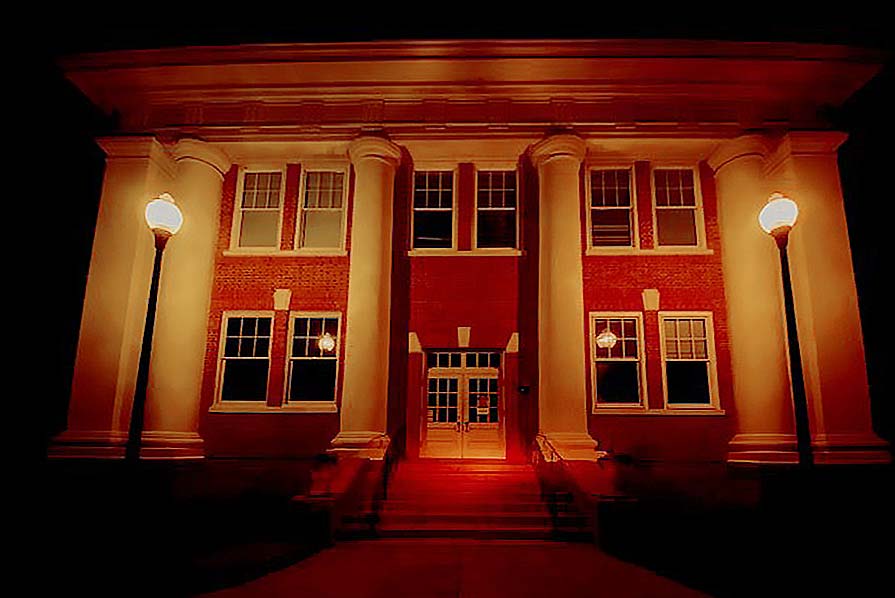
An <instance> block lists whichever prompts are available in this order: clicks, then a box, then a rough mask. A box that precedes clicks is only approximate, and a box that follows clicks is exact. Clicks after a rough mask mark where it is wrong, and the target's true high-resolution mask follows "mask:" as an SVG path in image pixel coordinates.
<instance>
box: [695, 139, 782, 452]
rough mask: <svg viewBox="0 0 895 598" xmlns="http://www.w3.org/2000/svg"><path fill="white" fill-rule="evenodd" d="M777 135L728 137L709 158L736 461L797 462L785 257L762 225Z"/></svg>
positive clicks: (731, 447) (732, 444) (730, 449)
mask: <svg viewBox="0 0 895 598" xmlns="http://www.w3.org/2000/svg"><path fill="white" fill-rule="evenodd" d="M769 147H770V142H769V141H768V140H766V139H765V138H763V137H760V136H755V135H749V136H744V137H739V138H737V139H734V140H731V141H728V142H726V143H725V144H723V145H722V146H721V147H719V148H718V150H717V151H716V152H715V153H714V154H713V155H712V156H711V157H710V158H709V165H710V166H711V167H712V169H713V170H714V171H715V182H716V185H717V192H718V221H719V227H720V230H721V266H722V270H723V275H724V291H725V296H726V300H727V329H728V335H729V338H730V359H731V367H732V370H733V371H732V375H733V395H734V404H735V406H736V421H737V429H736V434H735V435H734V437H733V439H732V440H731V442H730V447H729V453H728V460H729V461H732V462H750V463H755V462H796V461H797V460H798V455H797V453H796V437H795V423H794V417H793V403H792V391H791V389H790V385H789V372H788V357H787V348H786V347H787V344H786V328H785V320H784V314H783V295H782V293H783V290H782V286H781V285H782V283H781V278H780V265H779V264H780V259H779V256H778V253H777V246H776V245H775V244H774V241H773V240H772V239H771V238H770V237H769V236H768V235H767V234H766V233H765V232H764V231H763V230H762V229H761V227H759V225H758V213H759V212H760V211H761V208H762V207H763V206H764V204H765V203H766V202H767V199H768V197H769V195H770V193H771V188H770V187H769V186H768V184H767V183H766V181H765V175H764V168H765V159H766V156H767V155H768V153H769Z"/></svg>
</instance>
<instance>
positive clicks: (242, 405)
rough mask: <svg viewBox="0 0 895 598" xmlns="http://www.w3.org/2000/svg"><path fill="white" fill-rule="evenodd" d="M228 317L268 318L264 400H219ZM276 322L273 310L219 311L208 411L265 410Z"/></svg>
mask: <svg viewBox="0 0 895 598" xmlns="http://www.w3.org/2000/svg"><path fill="white" fill-rule="evenodd" d="M230 318H270V340H269V342H268V347H267V379H266V381H265V384H264V401H263V403H262V401H223V400H221V393H222V392H223V389H224V384H223V382H224V365H225V364H224V361H225V360H224V349H225V347H226V344H227V321H228V320H229V319H230ZM275 324H276V315H275V312H274V311H273V310H228V311H224V312H222V313H221V328H220V331H219V333H218V355H217V364H216V366H215V369H216V371H215V380H214V400H213V401H212V403H211V407H210V408H209V411H210V412H225V411H226V412H230V411H234V412H241V413H245V412H246V410H249V411H252V412H255V411H266V410H267V409H268V407H267V401H268V400H269V399H270V397H269V396H268V394H267V391H268V389H269V388H270V372H271V367H272V365H273V362H272V360H271V354H272V353H273V343H274V334H275V332H276V331H275V330H274V328H275V327H276V326H275ZM271 409H275V407H271Z"/></svg>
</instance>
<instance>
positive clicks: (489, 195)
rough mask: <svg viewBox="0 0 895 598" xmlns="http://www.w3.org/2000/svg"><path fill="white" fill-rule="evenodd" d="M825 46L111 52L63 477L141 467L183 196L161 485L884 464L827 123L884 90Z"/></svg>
mask: <svg viewBox="0 0 895 598" xmlns="http://www.w3.org/2000/svg"><path fill="white" fill-rule="evenodd" d="M880 60H881V58H880V57H879V56H877V55H875V54H874V53H872V52H868V51H864V50H856V49H852V48H843V47H835V46H814V45H803V44H742V43H714V42H713V43H702V42H700V43H696V42H674V43H671V42H579V41H576V42H558V41H557V42H545V41H537V42H500V41H491V42H479V41H465V42H387V43H386V42H382V43H364V44H337V45H326V44H323V45H279V46H242V47H228V48H187V49H178V50H156V51H135V52H116V53H107V54H96V55H84V56H78V57H74V58H71V59H70V60H68V61H67V62H66V63H65V64H64V65H63V66H64V68H65V70H66V72H67V75H68V77H69V78H70V79H71V80H72V81H73V82H74V83H75V84H76V85H77V86H78V87H79V88H80V89H81V90H82V91H83V92H84V93H85V94H86V95H87V96H88V97H89V98H90V99H91V100H92V101H93V102H95V103H96V104H97V105H99V106H100V107H101V108H103V109H105V110H106V111H108V112H117V114H118V115H119V127H118V130H117V131H116V132H115V134H114V135H109V136H106V137H102V138H100V139H98V143H99V144H100V145H101V147H102V148H103V150H104V151H105V153H106V156H107V164H106V173H105V179H104V184H103V191H102V198H101V202H100V210H99V215H98V219H97V226H96V236H95V240H94V248H93V254H92V260H91V266H90V274H89V278H88V283H87V291H86V299H85V305H84V314H83V319H82V323H81V334H80V342H79V347H78V353H77V359H76V365H75V378H74V381H73V387H72V398H71V405H70V409H69V424H68V429H67V430H66V431H65V432H64V433H63V434H62V435H60V436H59V437H58V438H57V439H56V442H55V443H54V446H53V447H52V449H51V452H52V453H53V454H54V455H57V456H60V457H110V458H116V457H120V456H121V455H122V454H123V447H124V441H125V440H126V436H127V428H128V422H129V418H130V406H131V401H132V396H133V392H134V386H135V377H136V370H137V363H138V360H139V352H140V339H141V335H142V332H143V322H144V318H145V315H146V298H147V293H148V288H149V281H150V270H151V266H152V235H151V233H150V232H149V231H148V229H147V228H146V225H145V223H144V222H143V216H142V211H143V209H144V208H145V205H146V202H147V201H149V200H150V199H151V198H153V197H155V196H157V195H159V194H160V193H163V192H170V193H171V194H172V195H173V196H174V197H175V199H176V201H177V203H178V205H179V206H180V208H181V210H182V211H183V214H184V226H183V229H182V230H181V231H180V232H179V233H178V234H177V235H176V236H175V237H174V238H173V239H172V241H171V242H170V243H169V247H168V249H167V250H166V253H165V258H164V264H163V270H162V275H161V289H160V298H159V305H158V311H157V325H156V330H155V335H154V342H153V349H152V359H151V365H150V379H149V393H148V401H147V408H146V409H147V410H146V431H145V432H144V449H143V456H144V458H159V459H180V458H201V457H204V456H210V457H234V456H235V457H245V456H252V457H301V456H310V455H314V454H317V453H320V452H322V451H326V450H333V451H337V452H347V453H351V454H358V455H366V456H370V457H373V458H376V457H377V456H381V454H382V452H383V450H384V449H385V447H387V446H388V445H389V444H390V443H392V444H394V443H398V444H399V445H400V446H401V448H402V450H401V452H402V454H403V455H404V456H405V458H408V459H416V458H432V457H439V458H495V459H508V460H525V459H527V458H528V454H529V452H530V451H531V450H532V447H534V446H541V448H542V450H543V447H544V446H549V450H551V451H555V452H556V453H558V454H559V455H561V456H562V457H563V458H564V459H566V460H596V459H598V458H599V457H600V456H602V455H603V454H605V453H604V451H611V452H613V453H616V454H627V455H631V456H633V457H635V458H641V459H654V460H669V461H696V462H700V461H715V462H717V461H725V460H726V461H729V462H733V463H790V462H795V461H796V460H797V454H796V442H795V431H794V418H793V406H792V405H793V401H792V395H791V390H790V389H791V386H790V381H789V367H788V358H787V339H786V328H785V321H784V315H783V313H784V312H783V298H782V287H781V283H780V275H781V273H780V266H779V261H778V257H777V249H776V246H775V245H774V242H773V240H772V239H771V238H770V237H768V236H767V235H766V234H765V233H764V232H763V231H762V230H761V229H760V228H759V226H758V222H757V215H758V212H759V210H760V209H761V207H762V206H763V205H764V203H765V202H766V201H767V199H768V197H769V196H770V194H771V193H772V192H775V191H780V192H783V193H785V194H786V195H787V196H789V197H792V198H793V199H794V200H795V201H796V202H797V203H798V204H799V207H800V216H799V221H798V224H797V225H796V228H795V229H794V231H793V233H792V237H791V250H790V264H791V272H792V278H793V286H794V294H795V304H796V315H797V320H798V329H799V336H800V341H801V343H800V346H801V356H802V367H803V370H804V374H805V384H806V389H807V395H808V402H809V419H810V422H811V432H812V440H813V444H814V447H815V452H816V459H817V461H818V462H823V463H868V462H869V463H872V462H885V461H887V460H888V459H889V453H888V449H887V446H886V445H885V443H884V442H882V441H881V440H879V439H878V438H877V437H876V436H875V435H874V433H873V431H872V426H871V419H870V402H869V393H868V386H867V376H866V367H865V362H864V353H863V341H862V335H861V325H860V320H859V315H858V304H857V295H856V291H855V284H854V275H853V271H852V263H851V254H850V249H849V242H848V234H847V229H846V222H845V214H844V210H843V205H842V194H841V190H840V186H839V176H838V169H837V162H836V150H837V147H838V146H839V144H841V143H842V141H843V140H844V136H843V135H842V134H841V133H838V132H835V131H831V130H829V123H828V122H827V121H826V120H825V118H824V114H825V112H824V109H825V108H826V107H828V106H836V105H840V104H841V103H842V102H844V101H845V100H846V99H847V98H848V97H849V96H850V95H851V94H852V93H854V91H856V90H857V89H858V88H860V87H861V85H863V84H864V83H865V82H866V81H867V80H868V79H869V78H870V77H871V76H872V75H873V74H874V73H875V72H876V70H877V69H878V68H879V64H880Z"/></svg>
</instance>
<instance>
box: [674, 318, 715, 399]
mask: <svg viewBox="0 0 895 598" xmlns="http://www.w3.org/2000/svg"><path fill="white" fill-rule="evenodd" d="M660 320H661V322H660V323H661V330H662V360H663V367H664V370H665V379H666V384H665V394H666V402H667V404H668V406H669V407H674V406H688V405H689V406H699V407H707V406H711V405H715V404H717V403H716V401H715V395H716V392H715V391H714V388H715V386H716V385H715V383H714V376H715V370H714V363H713V355H714V348H713V346H712V345H713V343H712V330H711V318H710V317H709V316H706V315H690V314H673V315H661V316H660Z"/></svg>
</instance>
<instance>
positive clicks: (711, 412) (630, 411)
mask: <svg viewBox="0 0 895 598" xmlns="http://www.w3.org/2000/svg"><path fill="white" fill-rule="evenodd" d="M594 413H598V414H600V415H639V416H641V417H642V416H645V415H659V416H667V415H675V416H677V415H705V416H718V415H726V412H725V411H724V410H723V409H709V408H706V407H705V406H703V408H702V409H635V408H631V407H620V408H618V409H610V408H608V407H601V408H600V409H599V410H597V411H595V412H594Z"/></svg>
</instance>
